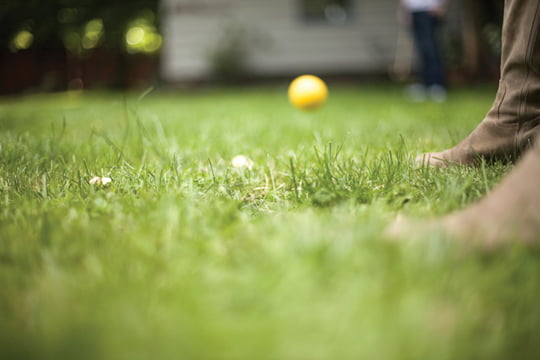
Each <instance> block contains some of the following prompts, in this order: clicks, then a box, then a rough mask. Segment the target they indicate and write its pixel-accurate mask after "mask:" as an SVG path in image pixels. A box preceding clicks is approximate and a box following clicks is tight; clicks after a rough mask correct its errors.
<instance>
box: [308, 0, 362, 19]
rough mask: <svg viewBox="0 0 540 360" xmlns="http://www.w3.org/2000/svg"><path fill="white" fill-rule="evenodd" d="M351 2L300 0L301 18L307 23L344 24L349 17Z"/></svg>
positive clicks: (344, 0) (342, 0)
mask: <svg viewBox="0 0 540 360" xmlns="http://www.w3.org/2000/svg"><path fill="white" fill-rule="evenodd" d="M351 3H352V0H301V9H302V16H303V18H304V19H305V20H307V21H316V22H326V23H329V24H345V23H347V22H348V21H349V20H350V17H351Z"/></svg>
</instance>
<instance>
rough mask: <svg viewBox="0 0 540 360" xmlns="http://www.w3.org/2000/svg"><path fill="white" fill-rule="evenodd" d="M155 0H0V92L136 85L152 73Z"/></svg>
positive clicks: (157, 39) (156, 42) (157, 38)
mask: <svg viewBox="0 0 540 360" xmlns="http://www.w3.org/2000/svg"><path fill="white" fill-rule="evenodd" d="M158 7H159V0H114V1H105V0H25V1H19V0H2V1H1V2H0V23H1V24H2V31H1V32H0V93H4V94H10V93H18V92H21V91H25V90H28V89H31V90H39V91H51V90H65V89H75V90H77V89H82V88H88V87H121V88H125V87H143V86H148V84H150V83H152V82H153V81H155V79H156V77H157V65H158V59H157V57H158V55H159V51H160V49H161V45H162V35H161V34H160V33H159V16H158V15H159V11H158Z"/></svg>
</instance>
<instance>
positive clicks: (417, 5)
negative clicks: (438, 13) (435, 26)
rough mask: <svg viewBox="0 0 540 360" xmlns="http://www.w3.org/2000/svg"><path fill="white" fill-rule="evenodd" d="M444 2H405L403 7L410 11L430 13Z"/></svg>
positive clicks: (434, 0) (423, 0)
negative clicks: (429, 11)
mask: <svg viewBox="0 0 540 360" xmlns="http://www.w3.org/2000/svg"><path fill="white" fill-rule="evenodd" d="M442 3H443V0H403V5H404V6H405V8H407V9H408V10H410V11H428V10H431V9H435V8H437V7H439V6H440V5H441V4H442Z"/></svg>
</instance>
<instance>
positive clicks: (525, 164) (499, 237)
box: [387, 143, 540, 248]
mask: <svg viewBox="0 0 540 360" xmlns="http://www.w3.org/2000/svg"><path fill="white" fill-rule="evenodd" d="M539 186H540V143H537V144H536V145H535V146H534V148H532V149H530V150H529V151H528V152H527V154H525V155H524V156H523V158H522V159H521V160H520V161H519V162H518V164H517V165H516V167H515V168H514V169H513V170H512V171H511V172H510V173H509V174H508V175H507V176H506V177H505V178H504V179H503V180H502V181H501V183H500V184H499V185H498V186H496V187H495V188H494V189H493V190H492V191H491V192H490V193H489V194H488V195H487V196H486V197H485V198H483V199H482V200H480V201H479V202H478V203H475V204H473V205H471V206H469V207H467V208H465V209H464V210H461V211H458V212H456V213H453V214H450V215H447V216H445V217H443V218H440V219H437V220H427V221H423V222H420V223H418V222H412V221H404V220H401V221H396V222H395V223H394V224H392V226H391V227H390V228H389V230H388V231H387V235H388V236H390V237H392V238H412V237H414V238H416V237H418V236H420V237H421V234H422V233H424V235H427V234H428V233H429V234H431V233H433V232H437V233H439V232H442V233H444V234H446V236H448V237H450V238H452V239H457V240H462V241H465V242H466V243H467V244H472V245H479V246H481V247H485V248H492V247H494V246H497V245H502V244H505V243H509V242H513V241H519V242H524V243H535V242H538V243H540V191H539Z"/></svg>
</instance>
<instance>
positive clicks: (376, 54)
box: [162, 0, 397, 81]
mask: <svg viewBox="0 0 540 360" xmlns="http://www.w3.org/2000/svg"><path fill="white" fill-rule="evenodd" d="M396 2H397V0H356V1H355V2H354V4H353V7H352V11H353V13H352V15H351V17H350V20H349V21H348V22H346V23H345V24H340V25H332V24H328V23H323V22H307V21H306V20H305V19H303V18H302V16H301V14H300V1H299V0H163V3H162V6H163V9H162V11H163V13H162V14H163V15H162V16H163V18H162V19H163V29H162V30H163V33H164V35H165V36H164V39H165V42H164V48H163V55H162V75H163V77H164V79H166V80H169V81H186V80H198V79H204V78H206V77H207V76H208V75H209V71H210V65H209V54H210V53H211V51H212V50H213V49H215V48H216V46H217V45H218V43H219V42H220V41H222V40H223V36H224V33H225V31H226V29H227V28H228V27H230V26H232V25H234V26H236V27H237V28H241V29H244V30H245V32H246V34H247V38H248V40H249V41H248V44H249V47H248V54H249V56H248V61H249V68H250V71H251V72H252V73H254V74H257V75H265V76H272V75H293V74H298V73H321V74H323V73H324V74H344V73H369V72H381V71H386V69H388V67H389V65H390V64H391V62H392V60H393V55H394V47H395V43H396V34H397V24H396V16H395V14H396Z"/></svg>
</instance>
